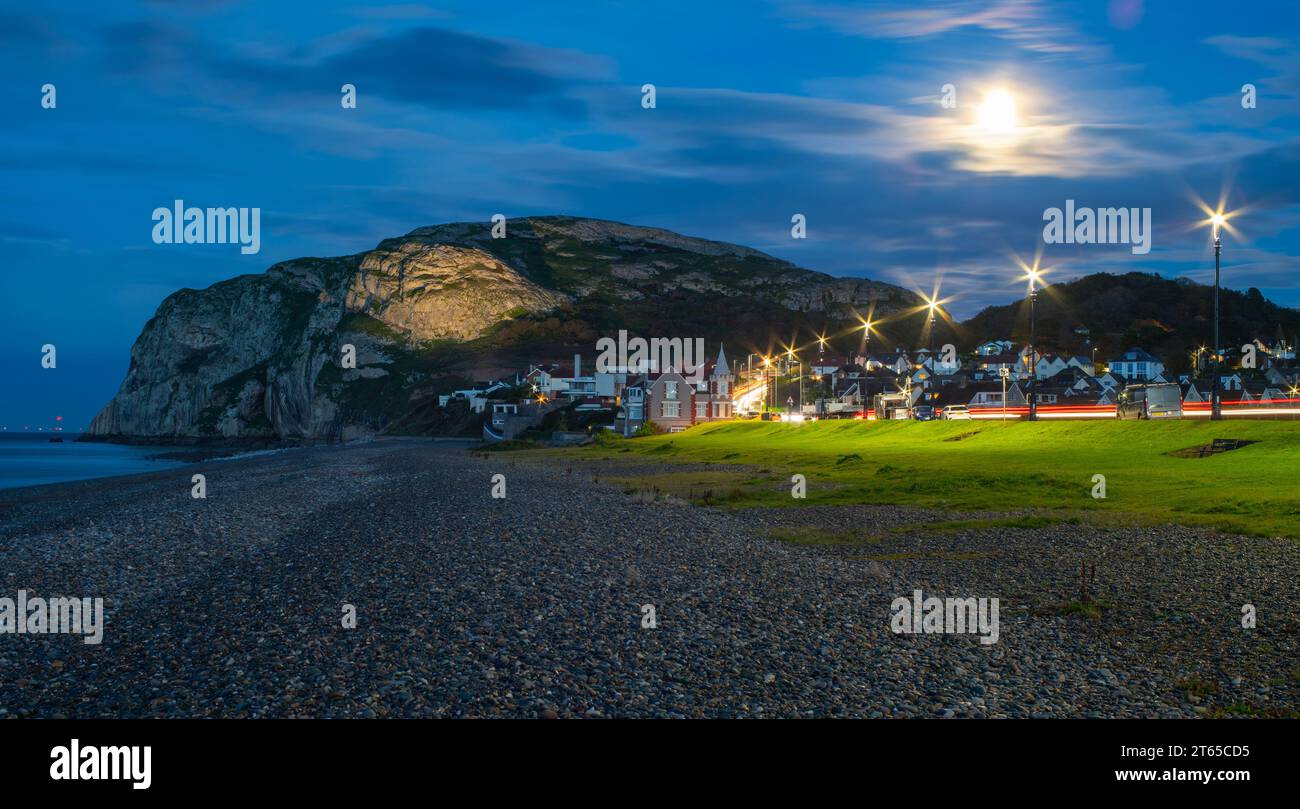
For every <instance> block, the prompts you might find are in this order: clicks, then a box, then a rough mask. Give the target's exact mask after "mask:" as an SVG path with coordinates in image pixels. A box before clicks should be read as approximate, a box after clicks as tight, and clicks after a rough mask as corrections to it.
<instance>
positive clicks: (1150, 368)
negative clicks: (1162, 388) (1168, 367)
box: [1107, 348, 1165, 379]
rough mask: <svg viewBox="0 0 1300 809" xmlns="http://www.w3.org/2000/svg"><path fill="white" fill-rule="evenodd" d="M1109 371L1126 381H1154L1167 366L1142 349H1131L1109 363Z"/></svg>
mask: <svg viewBox="0 0 1300 809" xmlns="http://www.w3.org/2000/svg"><path fill="white" fill-rule="evenodd" d="M1107 365H1108V366H1109V367H1108V368H1107V370H1108V371H1110V373H1112V374H1118V375H1119V376H1122V377H1124V378H1125V379H1153V378H1155V377H1157V376H1159V375H1160V374H1161V373H1163V372H1164V370H1165V364H1164V363H1163V362H1161V361H1160V360H1158V359H1156V358H1155V357H1153V356H1152V355H1150V354H1148V353H1147V352H1146V351H1144V350H1142V349H1141V348H1130V349H1129V350H1128V351H1125V352H1124V353H1123V354H1121V355H1120V356H1118V357H1116V358H1115V359H1113V360H1111V361H1110V362H1109V363H1107Z"/></svg>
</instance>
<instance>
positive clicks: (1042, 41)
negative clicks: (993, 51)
mask: <svg viewBox="0 0 1300 809" xmlns="http://www.w3.org/2000/svg"><path fill="white" fill-rule="evenodd" d="M782 10H783V11H784V12H785V14H786V16H787V17H789V18H791V19H794V20H798V21H800V22H801V23H806V21H808V20H813V21H816V22H819V23H821V24H823V25H827V26H829V27H831V28H833V29H835V30H837V31H840V32H841V33H844V34H849V35H851V36H860V37H866V38H868V39H917V38H922V37H935V36H940V35H943V34H949V33H956V32H959V31H961V30H963V29H968V28H973V29H978V30H982V31H986V32H988V33H991V34H993V35H994V36H997V37H999V38H1001V39H1003V40H1005V41H1008V42H1011V43H1012V44H1014V45H1015V46H1016V47H1018V48H1021V49H1023V50H1025V51H1029V52H1032V53H1036V54H1039V55H1047V56H1065V55H1072V56H1090V57H1100V56H1104V55H1105V54H1106V53H1107V49H1106V48H1104V47H1103V46H1100V45H1098V44H1096V43H1094V42H1091V41H1089V40H1087V39H1086V38H1084V37H1082V36H1081V35H1080V34H1078V33H1077V32H1076V31H1074V30H1073V29H1071V28H1069V27H1067V26H1065V25H1062V24H1060V23H1056V22H1051V21H1049V20H1050V18H1052V17H1060V16H1061V15H1060V13H1059V11H1056V12H1053V10H1052V9H1050V8H1048V7H1047V6H1045V5H1043V4H1042V3H1039V2H1035V1H1034V0H948V1H947V2H937V3H930V4H927V5H920V4H906V5H902V4H900V5H894V6H887V7H881V6H880V5H875V4H873V6H871V7H868V8H863V7H860V6H852V5H841V4H835V3H816V2H787V3H785V4H783V9H782Z"/></svg>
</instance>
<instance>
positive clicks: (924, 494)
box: [567, 420, 1300, 537]
mask: <svg viewBox="0 0 1300 809" xmlns="http://www.w3.org/2000/svg"><path fill="white" fill-rule="evenodd" d="M1215 438H1237V439H1248V440H1253V441H1256V442H1258V443H1255V444H1251V445H1250V446H1246V447H1243V448H1241V449H1237V450H1233V451H1230V452H1225V453H1222V454H1219V455H1215V456H1210V457H1205V458H1195V457H1178V456H1175V455H1173V454H1171V453H1174V452H1176V451H1178V450H1184V449H1187V448H1190V447H1194V446H1198V445H1203V444H1209V443H1210V442H1211V441H1212V440H1213V439H1215ZM567 452H568V453H574V454H576V456H577V457H592V458H599V457H611V458H621V459H637V458H641V457H644V458H645V459H655V460H658V461H665V462H694V463H699V462H711V463H720V464H728V465H732V464H735V465H743V466H745V467H746V469H745V470H744V471H735V470H723V469H716V470H709V471H703V472H700V471H687V470H683V471H682V472H680V473H667V474H655V475H638V476H634V477H627V478H623V479H621V481H620V482H622V483H623V484H624V485H625V486H626V487H628V488H633V489H635V488H649V489H657V490H659V491H662V492H664V493H665V494H672V495H675V496H681V497H685V498H687V499H690V500H691V501H693V502H704V503H708V504H712V505H722V506H728V507H730V506H735V507H745V506H756V505H790V506H801V505H818V504H846V503H889V504H904V505H918V506H937V507H946V508H953V509H959V510H972V511H1009V510H1014V511H1019V510H1023V509H1034V510H1035V511H1036V513H1038V514H1040V515H1041V517H1040V519H1041V520H1042V521H1043V522H1045V523H1046V522H1055V521H1063V520H1077V519H1080V518H1083V519H1087V520H1090V521H1091V520H1118V521H1122V522H1146V523H1150V522H1154V523H1181V524H1187V525H1206V526H1213V527H1216V528H1220V529H1222V530H1225V531H1230V532H1234V533H1240V534H1251V535H1267V536H1288V537H1300V422H1291V421H1224V422H1217V423H1211V422H1209V421H1190V420H1185V421H1169V422H1138V421H1109V420H1107V421H1091V422H1061V421H1044V422H1037V423H1029V422H980V421H974V422H972V421H938V422H904V421H895V422H861V421H822V422H809V423H805V424H802V425H788V424H779V423H778V424H774V423H771V422H757V421H743V422H726V423H722V424H711V425H703V426H700V427H696V428H693V429H691V430H689V431H687V432H684V433H677V434H673V435H661V436H654V437H649V438H637V439H617V438H616V439H612V440H607V441H603V442H602V443H601V444H599V445H597V446H594V447H590V448H587V449H583V450H577V451H573V450H570V451H567ZM570 457H574V455H573V454H571V455H570ZM603 474H604V475H605V476H606V477H610V478H614V479H615V480H619V479H618V477H617V476H618V474H619V473H618V471H617V468H614V469H610V470H608V471H607V472H605V473H603ZM794 474H802V475H804V476H805V477H806V478H807V481H808V489H807V497H806V498H805V499H803V500H796V499H794V498H792V497H791V495H790V486H791V484H790V478H791V475H794ZM1094 475H1104V476H1105V478H1106V497H1105V499H1094V498H1093V496H1092V491H1093V486H1094V484H1093V476H1094Z"/></svg>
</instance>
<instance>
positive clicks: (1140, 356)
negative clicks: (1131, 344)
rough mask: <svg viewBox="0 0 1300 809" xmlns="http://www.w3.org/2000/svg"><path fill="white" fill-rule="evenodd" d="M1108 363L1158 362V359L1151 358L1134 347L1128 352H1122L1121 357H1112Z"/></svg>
mask: <svg viewBox="0 0 1300 809" xmlns="http://www.w3.org/2000/svg"><path fill="white" fill-rule="evenodd" d="M1110 361H1111V362H1160V360H1159V359H1157V358H1156V357H1154V356H1152V355H1151V354H1150V353H1149V352H1147V351H1146V350H1145V349H1142V348H1136V347H1135V348H1130V349H1129V350H1128V351H1125V352H1124V354H1123V356H1120V357H1114V358H1113V359H1111V360H1110Z"/></svg>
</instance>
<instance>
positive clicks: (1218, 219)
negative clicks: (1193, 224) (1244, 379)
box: [1210, 212, 1227, 421]
mask: <svg viewBox="0 0 1300 809" xmlns="http://www.w3.org/2000/svg"><path fill="white" fill-rule="evenodd" d="M1226 221H1227V219H1225V218H1224V216H1223V213H1222V212H1216V213H1215V214H1214V215H1212V216H1211V217H1210V224H1211V225H1212V226H1213V227H1214V394H1213V395H1212V396H1211V398H1210V418H1211V419H1213V420H1215V421H1218V420H1220V419H1222V418H1223V405H1222V402H1221V401H1220V398H1219V353H1220V352H1219V249H1220V247H1221V246H1222V240H1221V239H1220V238H1219V228H1221V227H1223V223H1224V222H1226Z"/></svg>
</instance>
